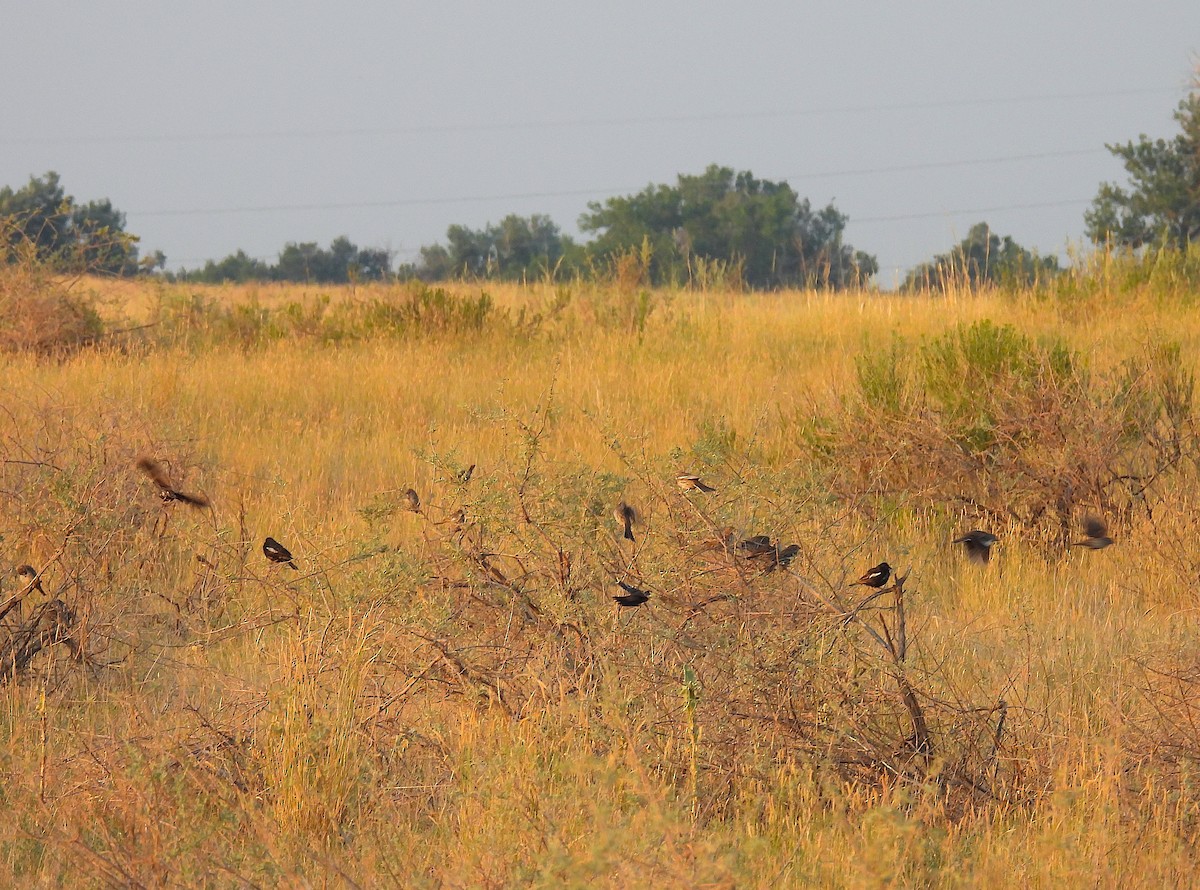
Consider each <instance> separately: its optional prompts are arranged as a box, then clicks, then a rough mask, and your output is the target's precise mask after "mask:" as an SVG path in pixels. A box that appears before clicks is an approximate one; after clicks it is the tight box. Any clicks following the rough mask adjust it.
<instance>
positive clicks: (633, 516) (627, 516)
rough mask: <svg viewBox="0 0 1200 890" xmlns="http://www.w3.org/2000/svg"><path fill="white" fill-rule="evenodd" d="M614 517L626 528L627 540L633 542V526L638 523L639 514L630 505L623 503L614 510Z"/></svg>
mask: <svg viewBox="0 0 1200 890" xmlns="http://www.w3.org/2000/svg"><path fill="white" fill-rule="evenodd" d="M613 516H614V517H615V518H616V520H617V522H619V523H621V525H623V526H624V527H625V540H627V541H632V540H633V524H634V523H635V522H637V521H638V512H637V510H635V509H634V508H633V507H631V506H629V504H627V503H625V502H624V501H621V503H619V504H617V508H616V509H615V510H613Z"/></svg>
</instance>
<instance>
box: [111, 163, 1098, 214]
mask: <svg viewBox="0 0 1200 890" xmlns="http://www.w3.org/2000/svg"><path fill="white" fill-rule="evenodd" d="M1104 151H1105V149H1091V148H1089V149H1071V150H1066V151H1044V152H1033V153H1030V154H1018V155H1003V156H997V157H989V158H975V159H972V160H964V161H925V162H921V163H917V164H895V165H890V166H884V167H859V168H854V169H846V170H826V171H822V172H818V173H801V174H798V175H792V176H788V177H786V178H785V180H784V181H788V180H793V179H796V180H799V179H830V178H834V177H838V176H866V175H872V174H879V173H910V172H914V171H917V170H938V169H947V168H951V167H973V166H981V165H984V164H1001V163H1011V162H1014V161H1030V160H1046V159H1051V158H1068V157H1080V156H1082V155H1094V154H1101V153H1103V152H1104ZM638 190H639V187H636V186H631V187H625V188H602V189H573V190H565V191H545V192H517V193H511V194H505V195H472V196H460V197H443V198H396V199H389V200H385V201H340V202H330V203H310V204H274V205H261V206H243V207H211V208H192V209H181V210H144V211H136V210H132V211H128V214H129V215H130V216H221V215H227V214H237V213H278V212H290V211H309V210H359V209H367V208H387V207H413V206H434V205H440V204H483V203H488V202H493V201H523V200H529V199H533V198H578V197H591V196H598V195H615V194H620V193H622V192H634V191H638Z"/></svg>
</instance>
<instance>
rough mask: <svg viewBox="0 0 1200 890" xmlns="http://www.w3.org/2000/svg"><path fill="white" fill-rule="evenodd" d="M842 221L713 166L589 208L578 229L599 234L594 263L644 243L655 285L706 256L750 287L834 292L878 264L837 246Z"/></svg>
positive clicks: (831, 210)
mask: <svg viewBox="0 0 1200 890" xmlns="http://www.w3.org/2000/svg"><path fill="white" fill-rule="evenodd" d="M846 222H847V217H846V216H845V215H844V214H842V213H839V212H838V210H837V209H836V208H835V207H834V206H833V205H832V204H830V205H828V206H827V207H824V208H822V209H821V210H816V211H814V210H813V208H812V205H811V204H810V203H809V201H808V199H801V198H800V196H799V195H797V194H796V192H795V190H794V189H792V187H791V186H790V185H788V184H787V183H786V182H770V181H768V180H762V179H756V178H755V177H754V176H753V174H751V173H750V172H749V171H746V172H741V173H736V172H735V171H734V170H733V169H731V168H729V167H720V166H717V165H715V164H714V165H711V166H710V167H709V168H708V169H707V170H705V171H704V173H703V174H701V175H699V176H688V175H680V176H679V177H678V178H677V182H676V184H675V185H674V186H670V185H650V186H647V187H646V188H645V189H643V190H642V191H641V192H638V193H637V194H634V195H628V196H621V197H615V198H609V199H608V200H607V201H605V202H603V203H600V202H592V203H590V204H588V212H587V213H585V214H584V215H583V216H582V217H580V220H579V227H580V228H581V229H582V230H583V231H585V232H592V233H596V237H595V239H594V240H593V241H592V242H591V243H590V244H589V245H588V249H589V252H590V253H592V254H593V255H595V256H596V257H597V258H600V259H603V258H605V257H612V256H615V255H619V254H622V253H628V252H629V251H632V250H639V249H641V248H642V245H649V247H650V250H651V266H650V273H651V277H652V278H653V280H655V281H656V282H659V283H665V282H672V281H674V282H679V281H684V280H689V279H690V278H691V277H692V275H693V272H694V270H695V267H696V261H697V260H698V259H703V260H706V261H713V260H715V261H721V262H724V263H729V264H732V265H736V266H739V267H740V268H741V273H742V277H743V279H744V281H745V283H746V284H747V285H748V286H750V287H755V288H777V287H833V288H841V287H847V286H851V285H856V284H861V283H862V282H863V281H865V280H866V279H867V278H869V277H870V276H872V275H874V274H875V273H876V272H877V271H878V268H879V266H878V263H877V262H876V260H875V258H874V257H873V256H870V255H868V254H866V253H863V252H862V251H857V250H855V249H854V248H853V247H851V246H849V245H847V244H844V243H843V241H842V233H843V231H844V230H845V227H846Z"/></svg>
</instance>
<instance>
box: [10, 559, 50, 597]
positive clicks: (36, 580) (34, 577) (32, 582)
mask: <svg viewBox="0 0 1200 890" xmlns="http://www.w3.org/2000/svg"><path fill="white" fill-rule="evenodd" d="M17 577H18V578H20V579H21V583H22V584H24V585H25V591H26V592H30V593H32V592H33V591H35V590H36V591H37V592H38V593H45V592H46V591H45V590H43V589H42V577H41V575H39V574H38V571H37V569H35V568H34V567H33V566H31V565H23V566H17Z"/></svg>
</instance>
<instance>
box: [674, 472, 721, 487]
mask: <svg viewBox="0 0 1200 890" xmlns="http://www.w3.org/2000/svg"><path fill="white" fill-rule="evenodd" d="M675 481H676V482H677V483H679V487H680V488H681V489H683V490H684V491H716V489H715V488H713V487H712V486H711V485H705V484H704V483H703V482H702V481H701V480H700V477H699V476H693V475H692V474H691V473H680V474H679V475H678V476H676V477H675Z"/></svg>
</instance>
